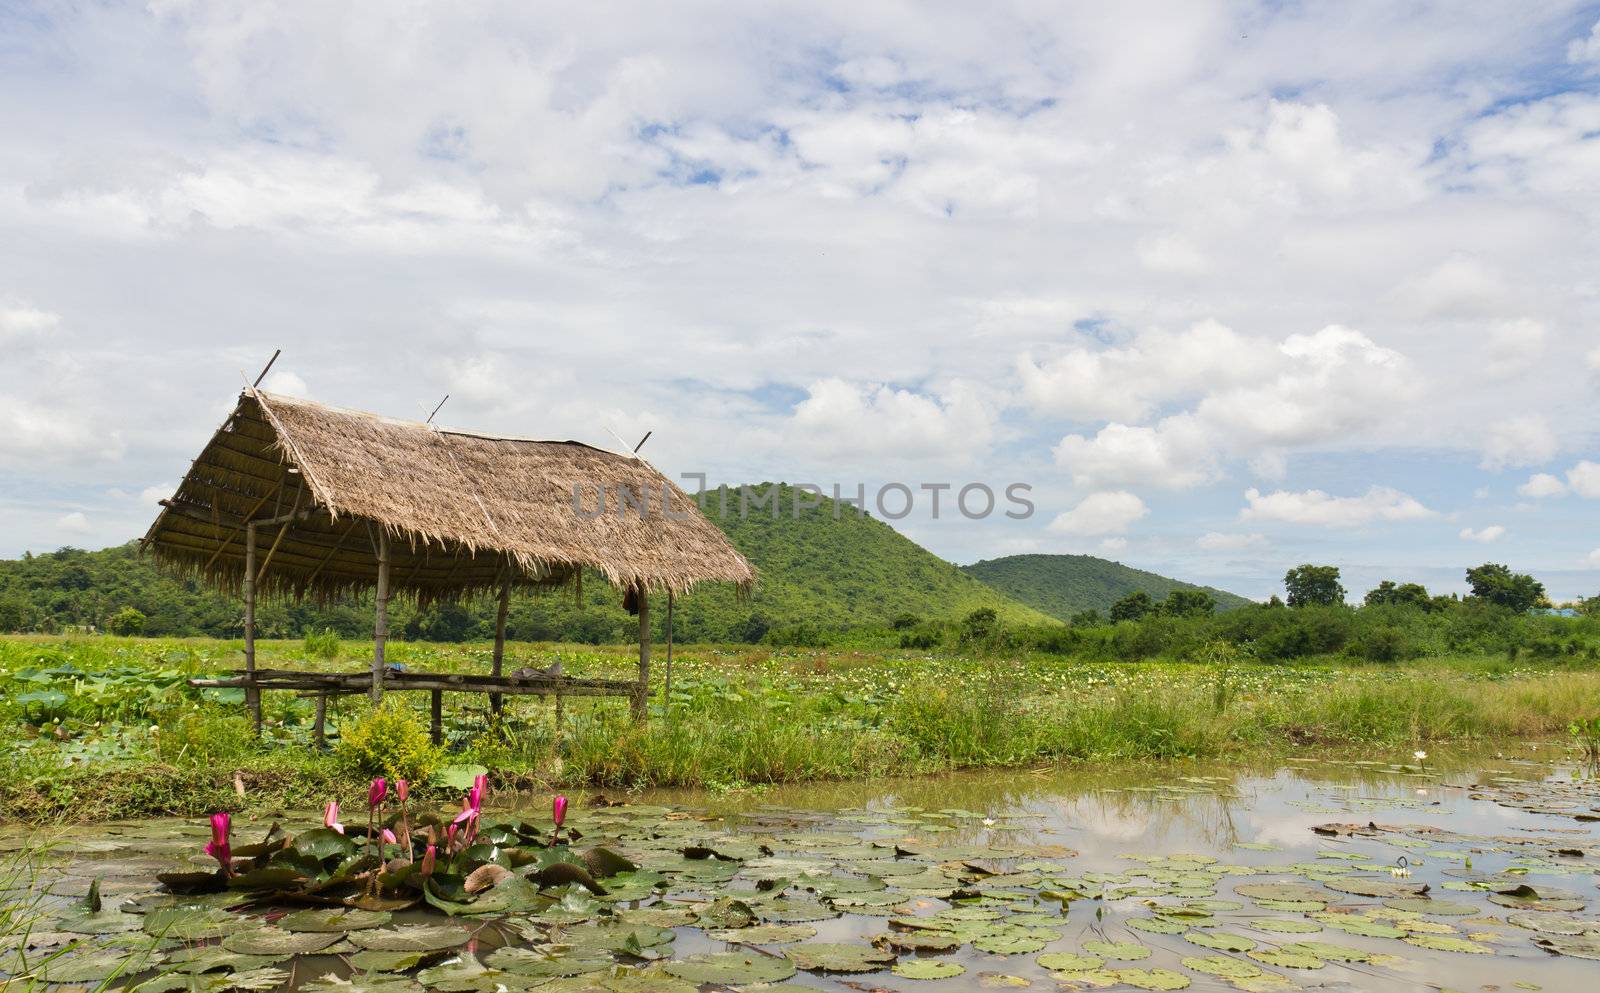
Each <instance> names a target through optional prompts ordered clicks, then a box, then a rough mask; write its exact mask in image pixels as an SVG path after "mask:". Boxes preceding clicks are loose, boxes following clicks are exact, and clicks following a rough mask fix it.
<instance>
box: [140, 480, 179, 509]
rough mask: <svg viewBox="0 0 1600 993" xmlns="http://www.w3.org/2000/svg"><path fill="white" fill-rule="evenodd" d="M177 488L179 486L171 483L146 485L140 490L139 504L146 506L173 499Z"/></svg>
mask: <svg viewBox="0 0 1600 993" xmlns="http://www.w3.org/2000/svg"><path fill="white" fill-rule="evenodd" d="M177 489H178V487H177V486H175V485H173V484H171V483H157V484H156V485H154V486H146V487H145V488H144V489H142V490H140V491H139V504H140V506H144V507H154V506H157V505H159V504H160V503H161V501H163V500H169V499H171V498H172V494H173V493H175V492H177Z"/></svg>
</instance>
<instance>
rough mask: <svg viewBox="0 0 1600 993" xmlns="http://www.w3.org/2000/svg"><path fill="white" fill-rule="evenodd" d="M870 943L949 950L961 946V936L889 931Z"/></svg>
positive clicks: (900, 948) (911, 949)
mask: <svg viewBox="0 0 1600 993" xmlns="http://www.w3.org/2000/svg"><path fill="white" fill-rule="evenodd" d="M813 933H814V932H813ZM872 943H873V944H874V945H877V946H878V947H880V948H891V949H893V950H894V951H897V952H950V951H954V950H955V949H957V948H960V947H961V938H960V937H959V936H957V935H954V934H951V933H949V932H948V931H889V932H886V933H884V934H879V935H874V936H873V938H872Z"/></svg>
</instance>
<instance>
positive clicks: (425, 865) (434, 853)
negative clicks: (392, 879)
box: [417, 845, 439, 879]
mask: <svg viewBox="0 0 1600 993" xmlns="http://www.w3.org/2000/svg"><path fill="white" fill-rule="evenodd" d="M438 856H439V849H438V848H436V847H435V846H433V845H429V846H428V848H427V850H426V851H424V852H423V853H422V867H421V868H420V869H418V870H417V871H418V872H420V873H422V878H423V879H427V878H428V877H429V876H431V875H433V864H434V861H435V860H436V859H437V858H438Z"/></svg>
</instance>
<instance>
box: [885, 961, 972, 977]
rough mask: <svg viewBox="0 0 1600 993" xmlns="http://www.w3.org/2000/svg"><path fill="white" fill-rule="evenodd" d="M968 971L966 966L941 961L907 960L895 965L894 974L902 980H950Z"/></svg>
mask: <svg viewBox="0 0 1600 993" xmlns="http://www.w3.org/2000/svg"><path fill="white" fill-rule="evenodd" d="M966 971H967V967H966V966H964V965H961V964H959V963H956V962H945V961H941V960H939V959H907V960H906V961H904V962H896V963H895V964H894V974H895V975H896V976H899V977H901V978H902V979H949V978H951V977H953V976H959V975H961V974H962V973H964V972H966Z"/></svg>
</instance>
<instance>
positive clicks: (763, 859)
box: [0, 745, 1600, 993]
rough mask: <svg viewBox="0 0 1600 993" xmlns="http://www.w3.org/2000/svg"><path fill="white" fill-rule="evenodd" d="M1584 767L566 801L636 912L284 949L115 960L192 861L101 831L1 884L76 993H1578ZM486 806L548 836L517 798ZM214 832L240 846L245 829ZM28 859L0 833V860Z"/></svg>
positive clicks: (182, 836) (1170, 772)
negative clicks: (413, 946)
mask: <svg viewBox="0 0 1600 993" xmlns="http://www.w3.org/2000/svg"><path fill="white" fill-rule="evenodd" d="M1583 772H1584V770H1582V769H1579V768H1578V767H1577V766H1576V765H1575V764H1574V763H1572V762H1571V761H1570V760H1568V759H1567V758H1566V757H1564V756H1563V755H1562V754H1560V753H1559V750H1558V749H1557V748H1555V747H1553V746H1548V745H1547V746H1543V748H1542V749H1541V748H1540V747H1538V746H1525V747H1524V748H1522V749H1519V751H1518V752H1517V754H1507V755H1500V754H1462V755H1455V756H1443V755H1435V756H1430V757H1429V758H1427V759H1425V760H1421V761H1420V762H1419V761H1418V760H1417V759H1414V758H1412V757H1411V756H1409V755H1407V756H1405V757H1404V759H1403V761H1401V760H1400V759H1399V757H1389V758H1387V759H1385V758H1379V759H1372V758H1367V759H1350V758H1322V759H1303V760H1292V761H1290V762H1287V763H1284V764H1281V765H1269V766H1259V767H1248V766H1244V767H1242V766H1240V765H1237V764H1234V765H1206V764H1182V765H1163V766H1097V767H1093V768H1070V769H1061V770H1049V771H1039V772H1006V773H981V774H960V775H952V776H946V777H939V778H933V779H917V780H906V781H888V782H885V781H878V782H864V783H842V784H811V785H804V786H796V787H786V788H777V789H771V790H765V791H760V792H756V793H739V794H730V795H720V796H717V795H707V794H705V793H700V792H678V791H673V792H652V793H647V794H640V795H629V796H620V795H613V796H611V797H609V798H604V797H598V796H595V795H593V794H591V795H588V796H575V797H574V814H573V817H572V820H571V821H570V822H569V823H570V824H571V826H572V827H574V828H576V829H577V830H578V831H580V832H581V833H582V834H583V835H584V837H583V838H582V840H581V841H579V842H578V845H580V846H586V845H591V844H594V843H602V844H604V845H606V846H607V847H609V848H612V849H613V850H615V851H617V852H619V853H621V854H623V855H624V856H626V857H627V858H629V859H630V860H632V861H633V862H635V863H636V864H637V865H638V866H639V867H640V875H639V876H638V878H636V879H634V880H633V882H634V883H635V884H639V885H642V886H643V888H642V889H637V888H636V889H635V890H634V891H632V892H631V893H630V892H628V891H627V890H626V888H625V887H624V888H620V889H618V890H617V892H615V893H613V894H610V895H609V896H606V897H602V898H600V899H598V900H595V899H593V898H591V897H589V896H588V895H587V894H586V893H583V892H578V893H575V894H568V895H561V894H556V895H557V896H560V899H559V902H558V901H557V900H556V899H545V898H541V899H540V900H539V902H538V903H536V904H530V905H526V906H518V907H515V908H514V912H513V913H509V914H505V915H501V916H497V917H494V918H490V919H487V920H485V919H476V918H458V919H456V920H455V921H450V919H448V918H445V917H444V915H442V914H439V913H437V912H429V911H424V910H412V911H404V912H401V913H398V914H395V915H394V916H393V918H392V919H391V920H389V921H385V922H383V926H382V927H374V928H372V929H370V930H352V931H351V932H350V933H349V934H345V935H336V936H333V937H330V938H328V939H327V941H328V942H329V943H328V944H326V945H325V946H324V947H322V948H319V949H318V950H317V951H315V952H314V953H304V954H293V953H286V952H283V951H282V950H279V951H277V952H274V951H273V949H272V948H271V947H267V946H263V945H262V944H261V942H263V941H265V939H264V938H261V937H259V936H258V937H257V938H254V939H252V938H250V937H249V936H248V935H246V936H244V937H240V936H239V935H238V934H237V932H240V931H241V930H250V929H259V928H260V927H261V925H263V924H271V926H269V927H267V928H265V929H264V930H261V931H260V934H261V935H268V936H271V935H281V934H282V933H283V932H284V931H286V930H290V929H289V928H288V927H287V926H285V927H279V926H278V924H279V923H280V922H282V921H283V920H287V921H288V922H290V923H292V922H293V921H294V920H296V918H287V919H284V918H282V917H281V915H282V914H283V912H284V910H286V909H289V908H285V907H273V906H254V907H249V908H244V909H234V910H230V911H229V913H233V914H237V915H238V917H239V919H238V923H237V925H236V926H235V925H232V924H230V923H229V922H228V921H227V920H224V922H223V926H222V927H219V928H216V929H212V930H210V931H200V932H198V933H199V934H201V935H203V936H201V937H191V938H188V939H187V940H178V939H174V938H173V937H172V936H171V934H170V933H163V934H162V935H161V937H160V939H159V944H160V946H161V947H160V948H158V949H156V950H154V951H139V952H137V953H136V952H135V951H134V949H135V945H136V942H138V941H149V940H151V939H150V938H149V934H150V932H152V931H157V930H158V929H156V928H152V927H150V926H148V916H147V915H149V914H150V913H151V911H153V910H159V909H161V908H163V907H165V906H167V905H166V904H163V903H162V901H163V900H165V901H172V900H173V898H171V897H163V896H155V897H151V896H150V894H154V893H158V892H159V889H160V888H159V886H157V885H156V884H155V882H154V875H155V873H156V872H159V871H165V870H167V869H170V868H172V867H173V866H174V865H175V864H180V863H183V864H185V865H186V867H194V868H198V867H202V866H203V865H204V860H203V857H199V856H197V855H196V854H195V853H196V852H197V851H198V846H199V845H200V844H201V843H202V842H203V841H204V838H205V828H204V826H203V825H199V824H193V823H184V822H160V821H155V822H141V823H138V824H112V825H100V826H96V827H94V828H87V829H77V830H73V831H71V832H69V833H66V834H59V835H55V836H54V842H55V847H54V848H53V849H52V850H51V851H50V852H49V853H48V854H47V855H45V856H44V857H43V859H42V861H40V862H38V863H37V864H36V866H37V867H36V870H35V873H36V874H35V875H33V876H31V877H30V878H29V879H28V885H29V886H30V887H31V888H33V889H34V890H35V891H39V890H44V891H47V894H48V895H47V896H46V897H45V899H44V901H43V903H42V904H41V905H40V911H41V913H42V915H43V916H42V918H41V920H40V922H39V924H38V925H37V926H36V927H35V928H34V932H35V934H34V936H33V937H31V938H30V939H29V941H28V942H27V944H28V945H29V946H30V948H29V949H28V951H27V954H28V955H29V956H30V960H29V961H30V962H33V963H37V962H38V960H39V958H40V957H41V956H50V955H55V954H56V953H60V954H59V955H57V957H56V958H55V959H54V960H53V961H52V962H51V963H50V964H49V965H48V966H47V967H45V968H43V969H37V970H35V971H36V972H38V973H39V974H42V975H44V976H46V978H50V979H55V980H58V981H61V982H67V983H74V984H80V985H86V986H89V987H94V986H96V985H97V984H99V983H101V982H102V981H104V979H105V977H104V976H101V975H98V973H104V972H108V971H110V963H111V962H112V961H114V960H115V959H116V958H117V957H118V956H119V955H122V956H133V955H135V954H139V955H144V956H147V957H145V958H140V959H138V960H137V964H138V966H139V971H138V975H139V976H141V977H153V980H152V984H151V986H150V989H151V990H153V991H155V993H160V991H163V990H173V989H182V990H193V991H202V990H204V991H221V990H226V989H229V988H245V989H255V990H270V989H282V988H291V987H297V988H300V989H304V990H307V991H308V993H334V991H344V993H366V991H372V993H419V991H421V990H428V989H436V990H441V991H482V993H510V991H512V990H518V989H541V990H547V991H548V993H564V991H581V993H591V991H592V993H628V991H630V990H636V991H657V990H659V991H662V993H683V991H688V990H695V989H699V990H703V991H716V990H728V989H773V990H778V989H816V990H835V991H847V990H848V991H873V990H897V991H898V990H905V991H914V990H924V991H928V993H946V991H964V990H986V989H1022V990H1037V991H1055V990H1077V989H1185V988H1187V989H1194V990H1237V989H1243V990H1291V989H1317V990H1372V991H1421V990H1440V989H1446V990H1461V991H1469V990H1514V989H1543V990H1550V991H1562V993H1568V991H1570V993H1580V991H1596V990H1600V961H1596V960H1595V959H1594V958H1592V957H1583V956H1596V955H1600V899H1597V897H1600V893H1597V891H1596V882H1597V877H1596V870H1597V868H1600V839H1597V836H1596V829H1597V827H1600V786H1597V785H1596V784H1595V782H1594V781H1592V780H1589V779H1587V778H1585V777H1584V775H1583ZM498 799H499V800H500V802H501V805H502V809H503V810H505V811H507V812H511V813H514V814H515V813H518V812H520V813H521V814H522V815H524V816H526V817H527V818H528V819H529V820H530V821H532V820H541V821H547V820H548V806H547V804H548V798H547V797H524V798H511V797H501V798H498ZM289 822H293V825H294V826H295V827H300V826H310V825H313V824H316V823H317V822H318V819H317V817H316V815H314V814H309V813H307V814H304V815H296V816H291V817H288V818H285V823H286V824H287V823H289ZM236 823H237V829H238V831H239V834H240V836H241V837H246V838H247V837H250V836H251V833H252V832H259V831H261V830H264V829H265V826H266V824H267V819H265V818H263V819H261V820H260V821H259V822H247V821H244V820H243V819H241V820H240V821H238V822H236ZM1318 828H1321V830H1320V831H1319V830H1317V829H1318ZM1352 832H1354V833H1352ZM42 840H50V839H43V838H41V837H40V836H39V834H38V833H35V834H34V835H33V836H31V837H30V836H25V835H23V834H22V833H21V832H19V831H15V830H12V831H8V832H0V848H5V849H12V850H15V849H18V848H19V847H21V846H22V845H24V844H27V843H33V844H37V843H38V842H40V841H42ZM686 853H687V856H688V857H686ZM93 880H98V881H99V889H100V892H101V894H102V896H103V898H104V904H105V910H104V911H103V912H102V913H100V914H98V915H93V916H92V917H90V918H88V920H89V921H90V923H91V924H94V925H97V926H91V927H86V926H84V925H83V923H82V922H83V920H84V918H83V917H82V913H81V910H75V909H74V907H75V904H76V902H77V901H76V899H75V898H76V897H78V896H79V895H81V894H82V893H84V892H86V891H87V890H88V888H89V886H90V884H91V881H93ZM651 881H654V882H653V883H652V882H651ZM18 886H19V887H20V886H21V884H20V883H19V884H18ZM13 896H16V894H15V893H14V894H13ZM618 896H621V897H625V898H624V899H615V898H614V897H618ZM130 900H131V901H133V903H132V904H127V903H125V901H130ZM141 901H142V902H141ZM128 911H138V912H140V913H128ZM196 912H200V911H199V910H198V909H197V911H196ZM204 912H205V913H211V914H215V913H218V911H217V910H216V909H215V905H214V904H213V905H208V907H207V908H206V909H205V910H204ZM75 914H76V915H77V916H74V915H75ZM108 914H114V916H109V917H108V916H107V915H108ZM141 915H144V916H141ZM124 918H127V919H124ZM440 921H447V922H450V923H452V924H455V925H459V926H460V928H461V929H462V930H461V931H460V934H459V936H458V938H457V939H454V940H452V941H450V942H447V943H446V944H448V945H449V947H435V948H428V949H419V950H417V951H415V952H414V953H411V954H404V953H403V952H404V950H405V949H407V948H409V947H410V946H408V945H406V943H405V940H402V939H403V938H404V935H405V934H406V932H405V930H404V929H406V928H407V927H414V926H415V925H416V924H417V923H419V922H425V923H429V924H437V923H439V922H440ZM75 922H76V923H75ZM57 925H61V926H57ZM74 927H75V928H76V932H75V931H74V930H72V929H73V928H74ZM102 927H103V930H101V933H94V934H84V933H77V932H82V931H95V930H100V929H101V928H102ZM397 929H398V933H399V934H400V935H401V937H396V938H393V940H390V941H388V942H387V943H385V941H384V940H381V939H383V936H384V935H386V934H388V933H389V932H391V931H396V930H397ZM213 932H215V933H213ZM251 933H252V934H254V933H256V932H254V931H252V932H251ZM619 935H621V936H622V938H624V939H625V938H627V937H629V936H631V938H632V940H631V942H629V941H625V940H621V939H619V938H618V936H619ZM251 941H254V942H255V944H251V943H250V942H251ZM286 941H287V939H286ZM13 943H14V944H21V939H20V938H13ZM269 944H270V943H269ZM434 944H439V942H434ZM391 946H394V947H391ZM284 947H289V945H288V944H287V943H286V944H285V946H284ZM63 948H65V949H67V950H66V951H65V952H62V951H61V950H62V949H63ZM395 948H398V949H399V950H400V951H396V950H395ZM384 949H389V950H388V952H387V954H386V955H385V954H379V952H380V951H382V950H384ZM245 953H248V954H245ZM1563 953H1565V954H1563ZM74 962H79V963H87V964H86V965H84V966H83V967H81V968H77V969H74V968H73V965H72V963H74ZM5 968H9V969H11V970H12V971H17V969H16V967H15V965H13V966H9V967H5ZM52 969H54V970H56V971H55V972H53V973H52V971H51V970H52ZM128 971H129V970H128V968H127V967H125V968H124V972H123V973H122V974H120V975H118V976H116V977H112V979H111V982H110V985H111V986H112V987H116V986H122V985H126V984H127V983H128V978H127V972H128ZM346 979H349V980H353V982H354V985H353V986H352V985H349V984H347V983H346V982H345V980H346ZM763 984H768V985H763Z"/></svg>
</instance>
